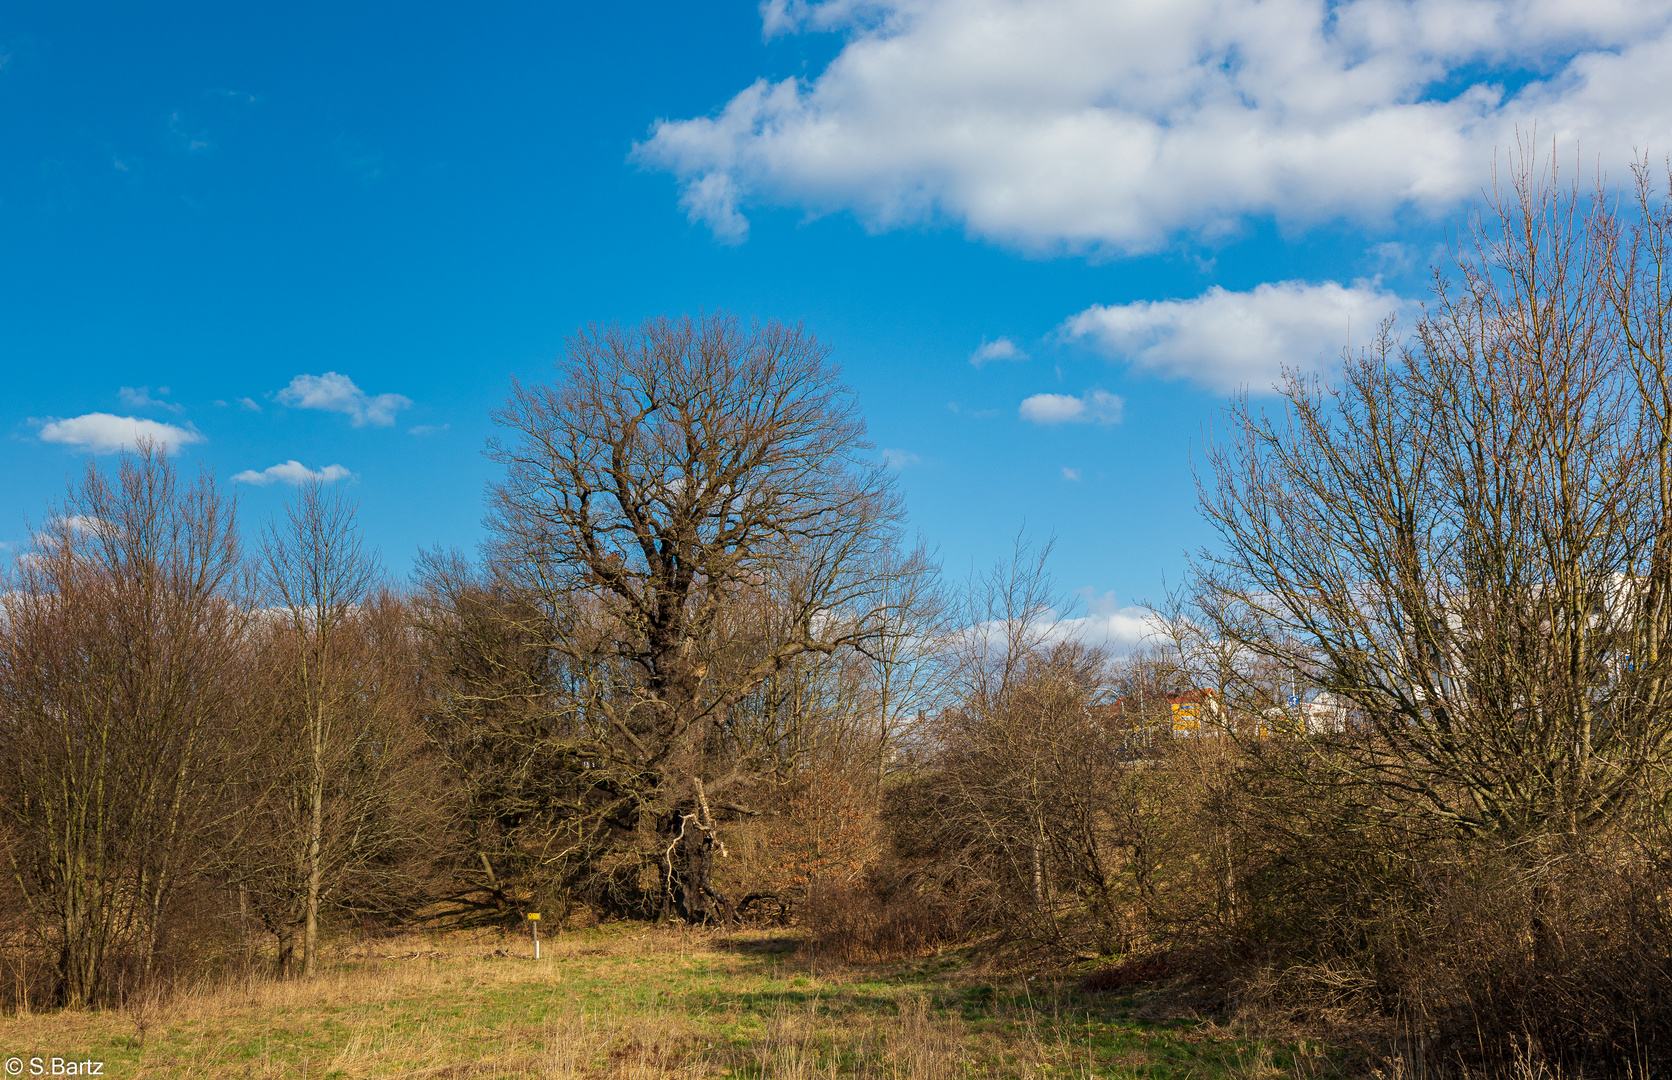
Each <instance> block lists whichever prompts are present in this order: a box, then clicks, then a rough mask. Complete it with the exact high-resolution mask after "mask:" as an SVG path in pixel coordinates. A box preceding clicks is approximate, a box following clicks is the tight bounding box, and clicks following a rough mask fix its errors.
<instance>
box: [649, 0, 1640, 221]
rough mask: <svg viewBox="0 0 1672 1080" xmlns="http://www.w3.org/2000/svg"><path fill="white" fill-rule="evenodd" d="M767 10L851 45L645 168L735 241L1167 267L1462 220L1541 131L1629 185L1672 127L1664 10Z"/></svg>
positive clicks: (1194, 2) (758, 92)
mask: <svg viewBox="0 0 1672 1080" xmlns="http://www.w3.org/2000/svg"><path fill="white" fill-rule="evenodd" d="M762 15H763V24H764V28H765V30H766V32H767V33H768V35H769V36H770V35H773V34H780V33H794V32H819V31H828V30H837V31H841V32H845V33H846V34H847V38H848V40H847V42H846V44H845V46H844V47H843V49H842V51H841V52H840V54H839V55H838V56H837V57H836V58H835V59H834V60H833V61H831V63H830V64H829V65H828V66H827V67H826V68H825V69H824V70H823V71H822V72H821V73H819V74H818V75H817V76H815V77H813V78H811V79H799V78H791V79H785V80H782V81H779V82H771V81H769V80H766V79H760V80H757V81H756V82H755V83H754V84H753V85H752V86H749V87H748V88H746V89H744V90H742V91H741V92H740V93H738V94H737V95H736V96H734V97H733V98H732V99H731V100H730V101H729V102H727V103H726V104H725V106H724V107H723V108H722V109H721V110H720V111H719V112H718V113H716V114H714V115H712V116H705V117H697V118H693V119H685V120H677V119H675V120H663V121H660V122H658V123H657V124H656V125H655V127H654V129H653V131H652V133H651V135H650V137H649V138H648V139H647V140H646V141H645V142H643V143H641V144H639V145H638V146H637V147H635V150H634V157H635V158H636V160H638V161H639V162H640V163H642V164H645V165H647V166H650V167H654V168H659V169H664V170H667V171H669V172H671V173H673V174H674V175H675V176H676V177H677V178H678V180H679V183H680V185H681V190H682V194H681V202H682V204H683V205H684V207H685V209H686V211H687V213H688V214H689V215H690V216H691V219H692V220H693V221H698V222H702V223H705V224H707V225H708V226H709V227H710V228H712V229H713V230H714V232H715V234H716V236H717V237H719V238H720V239H722V240H725V241H728V242H737V241H740V240H742V239H743V238H744V237H745V236H746V235H747V230H748V222H747V220H746V218H745V217H744V211H745V209H746V208H747V206H748V205H749V204H758V205H790V206H799V207H802V208H805V209H807V210H809V211H811V212H814V213H819V212H830V211H838V210H852V211H854V212H855V213H857V214H858V215H859V216H860V217H861V218H862V219H863V220H864V221H865V222H866V223H867V224H868V225H870V226H871V227H873V228H888V227H893V226H898V225H901V224H905V223H912V222H920V221H924V220H932V219H934V218H937V217H944V218H950V219H952V220H954V221H958V222H961V223H962V224H963V225H964V226H965V227H966V228H968V229H969V230H970V231H971V232H972V233H975V234H979V235H982V236H986V237H990V238H995V239H998V240H1000V241H1003V242H1006V243H1010V244H1014V245H1017V246H1019V247H1023V248H1028V249H1045V250H1054V249H1063V248H1067V249H1072V250H1089V251H1095V250H1099V249H1110V250H1114V251H1122V252H1134V251H1143V250H1150V249H1153V248H1155V247H1157V246H1160V245H1162V244H1164V243H1166V242H1167V241H1168V240H1169V238H1170V237H1172V236H1174V235H1176V234H1178V233H1179V232H1181V231H1183V232H1187V233H1194V234H1198V235H1207V236H1211V235H1214V234H1217V233H1222V232H1224V231H1226V230H1230V229H1236V228H1238V227H1240V223H1241V221H1242V220H1243V219H1244V218H1245V217H1246V216H1249V215H1254V216H1266V215H1271V216H1275V217H1276V218H1277V219H1278V220H1279V221H1281V222H1283V223H1285V224H1286V225H1300V226H1305V225H1308V224H1312V223H1316V222H1320V221H1325V220H1330V219H1336V218H1347V219H1353V220H1370V221H1375V220H1380V219H1384V218H1385V217H1386V216H1387V215H1389V214H1391V213H1393V212H1394V211H1397V210H1399V209H1401V208H1405V207H1415V208H1417V209H1418V210H1422V211H1426V212H1441V211H1444V210H1448V209H1449V208H1451V207H1453V206H1454V205H1455V204H1456V203H1457V201H1458V200H1459V199H1462V198H1466V197H1470V196H1472V195H1475V194H1477V193H1478V192H1479V190H1480V188H1481V186H1482V185H1483V184H1484V183H1486V182H1488V181H1489V178H1490V173H1489V167H1490V164H1491V161H1492V158H1493V155H1494V152H1495V151H1496V150H1498V149H1501V148H1507V147H1509V146H1511V145H1512V144H1513V143H1514V140H1515V133H1516V130H1517V128H1518V127H1519V129H1520V130H1521V131H1522V132H1529V131H1531V130H1533V129H1534V128H1535V127H1536V129H1537V135H1538V142H1539V144H1540V145H1541V146H1549V145H1551V143H1552V141H1553V142H1554V144H1555V145H1556V146H1558V147H1561V148H1563V153H1564V154H1569V153H1571V152H1572V147H1573V146H1574V145H1575V144H1576V142H1578V140H1580V138H1581V137H1583V140H1584V143H1583V146H1582V147H1581V149H1582V152H1583V153H1584V155H1585V156H1586V157H1587V158H1588V159H1593V160H1594V158H1593V157H1592V155H1594V154H1595V153H1596V152H1597V151H1599V150H1600V151H1602V153H1603V154H1604V156H1605V164H1607V163H1611V164H1613V165H1614V166H1615V169H1614V171H1615V173H1616V175H1617V174H1618V172H1619V171H1620V170H1619V169H1618V164H1619V162H1620V158H1621V156H1622V155H1625V154H1628V153H1631V152H1632V151H1633V150H1634V149H1638V148H1664V147H1665V144H1666V142H1667V133H1668V130H1669V128H1672V5H1668V4H1666V3H1664V2H1663V0H1597V2H1594V3H1586V4H1579V3H1573V2H1568V0H1340V2H1334V3H1327V4H1326V3H1321V2H1319V0H1174V2H1171V3H1166V4H1159V3H1150V4H1135V3H1122V4H1114V3H1109V2H1108V0H874V2H869V3H866V2H857V0H828V2H825V3H816V2H811V0H767V2H766V3H765V4H764V5H763V6H762ZM1529 72H1531V73H1533V74H1535V75H1536V76H1537V77H1536V78H1535V79H1534V80H1533V81H1532V82H1531V83H1528V84H1525V85H1522V86H1521V87H1520V88H1519V89H1518V90H1516V91H1514V92H1513V93H1511V92H1508V91H1507V90H1506V89H1505V87H1506V85H1513V84H1514V83H1515V82H1519V81H1521V80H1522V79H1524V77H1525V75H1526V74H1527V73H1529Z"/></svg>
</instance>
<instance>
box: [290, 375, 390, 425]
mask: <svg viewBox="0 0 1672 1080" xmlns="http://www.w3.org/2000/svg"><path fill="white" fill-rule="evenodd" d="M278 400H279V404H281V405H290V406H293V407H294V408H298V409H323V410H324V411H326V412H340V413H346V414H347V415H348V416H349V417H351V418H352V419H353V421H354V426H355V427H364V426H366V425H367V424H375V425H377V426H378V427H388V426H389V425H390V424H393V423H394V422H395V413H396V412H398V411H399V410H401V409H405V408H409V407H411V405H412V399H411V398H408V397H405V396H403V395H401V394H378V395H377V396H376V397H373V396H372V395H370V394H367V393H366V392H365V391H364V390H362V389H360V388H359V387H358V386H355V385H354V380H353V379H350V378H349V377H348V376H347V375H339V374H337V373H336V372H335V371H327V372H326V373H325V374H323V375H298V376H296V378H294V379H292V380H290V385H289V386H287V387H285V388H284V389H283V390H280V391H279V393H278Z"/></svg>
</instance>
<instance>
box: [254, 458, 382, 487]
mask: <svg viewBox="0 0 1672 1080" xmlns="http://www.w3.org/2000/svg"><path fill="white" fill-rule="evenodd" d="M353 477H354V474H353V473H351V472H349V471H348V470H347V469H345V468H343V467H342V466H341V465H327V466H325V468H323V469H310V468H308V467H307V466H306V465H304V464H302V463H301V462H300V461H296V460H294V459H293V460H291V461H287V462H285V463H283V464H282V465H270V466H268V467H267V468H265V469H263V470H261V471H260V472H256V471H255V470H254V469H245V470H244V471H243V472H241V473H239V474H238V475H236V476H234V477H233V478H232V479H234V480H236V481H237V482H238V483H240V484H258V485H260V486H261V487H266V486H267V485H268V484H271V483H273V482H274V481H278V482H280V483H285V484H295V485H297V486H298V487H300V486H301V485H302V484H305V483H308V482H310V481H311V482H314V483H320V484H334V483H336V482H337V481H338V480H349V479H352V478H353Z"/></svg>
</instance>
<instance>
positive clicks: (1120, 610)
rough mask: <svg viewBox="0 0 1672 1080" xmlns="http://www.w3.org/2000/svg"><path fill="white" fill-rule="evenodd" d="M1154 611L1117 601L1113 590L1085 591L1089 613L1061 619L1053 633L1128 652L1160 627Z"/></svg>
mask: <svg viewBox="0 0 1672 1080" xmlns="http://www.w3.org/2000/svg"><path fill="white" fill-rule="evenodd" d="M1160 626H1161V624H1160V622H1159V620H1158V619H1157V617H1156V614H1155V612H1153V611H1151V610H1150V609H1149V608H1146V607H1138V606H1136V605H1126V606H1122V605H1121V604H1119V603H1117V602H1116V601H1115V595H1114V594H1113V593H1104V594H1102V595H1089V590H1088V594H1087V595H1086V613H1085V614H1084V615H1080V616H1077V617H1074V618H1066V619H1059V620H1058V621H1057V622H1056V623H1055V624H1054V626H1053V627H1052V636H1054V637H1059V638H1069V639H1074V640H1078V641H1083V642H1085V643H1086V644H1088V645H1101V646H1104V647H1106V648H1107V649H1108V650H1109V651H1110V652H1111V653H1112V654H1114V655H1115V656H1125V655H1127V654H1128V653H1131V652H1132V651H1133V650H1135V649H1137V648H1139V647H1140V646H1142V645H1144V644H1145V643H1146V642H1147V641H1149V639H1151V638H1152V637H1154V636H1155V635H1156V633H1157V631H1158V630H1159V629H1160Z"/></svg>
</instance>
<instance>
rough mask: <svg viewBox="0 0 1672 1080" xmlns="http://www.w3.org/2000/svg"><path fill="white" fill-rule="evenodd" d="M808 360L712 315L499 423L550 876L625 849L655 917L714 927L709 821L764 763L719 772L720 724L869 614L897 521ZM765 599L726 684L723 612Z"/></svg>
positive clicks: (845, 404) (731, 749) (596, 332)
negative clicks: (565, 826) (530, 646)
mask: <svg viewBox="0 0 1672 1080" xmlns="http://www.w3.org/2000/svg"><path fill="white" fill-rule="evenodd" d="M826 356H827V353H826V350H825V348H824V347H823V346H821V345H820V344H819V343H818V342H817V341H816V340H815V339H814V338H813V337H812V336H811V335H809V334H808V333H806V332H805V331H804V330H802V329H800V328H799V327H789V326H783V325H780V324H777V323H769V324H766V325H764V326H753V327H748V328H745V327H744V326H742V325H741V324H739V323H738V321H737V320H736V319H734V318H731V317H729V316H724V315H716V316H705V317H702V318H697V319H691V318H686V319H681V320H669V319H656V320H652V321H650V322H647V323H644V324H643V325H641V326H638V327H636V328H634V329H632V330H621V329H597V328H594V329H591V330H588V331H585V332H583V333H581V334H579V335H577V336H576V337H575V338H573V339H572V340H571V341H570V343H569V347H568V353H567V356H566V358H565V359H564V360H563V361H562V362H561V363H560V364H559V374H558V378H557V380H556V382H555V383H553V384H551V385H545V386H528V385H521V384H518V385H517V386H516V387H515V388H514V390H513V393H512V395H511V398H510V400H509V401H508V402H507V404H506V406H505V408H504V409H502V410H501V411H500V412H499V413H498V414H497V415H496V420H497V422H498V423H499V424H500V425H501V427H502V428H503V429H504V431H505V434H504V435H503V436H501V437H500V438H497V439H495V440H494V441H493V442H492V444H491V448H490V453H491V455H492V456H493V457H494V458H495V460H497V461H498V462H500V463H501V464H502V465H503V466H504V467H505V479H504V480H503V481H502V482H500V483H499V484H497V485H496V486H495V487H494V489H493V492H492V496H491V507H492V509H491V516H490V519H489V526H490V528H491V530H492V533H493V537H494V539H493V543H492V559H493V562H494V565H495V567H496V568H497V569H496V571H495V572H496V573H497V574H498V575H499V576H500V577H501V578H503V579H504V580H505V581H507V582H508V583H510V584H512V585H513V586H514V588H515V590H516V591H517V592H518V593H519V594H520V595H521V596H523V597H526V598H530V599H531V600H532V601H533V603H534V610H535V611H536V612H537V613H538V628H537V631H536V632H535V637H536V638H537V639H538V640H539V641H540V643H541V645H542V647H543V648H545V649H546V650H548V653H549V656H550V657H551V658H552V666H551V667H550V668H549V669H548V671H547V673H546V675H545V677H544V678H545V687H544V689H545V693H546V697H545V700H544V705H543V707H544V708H545V709H546V710H547V712H548V714H549V715H553V716H561V717H562V724H561V725H560V727H561V731H562V735H561V738H562V739H563V740H564V748H565V754H566V755H567V757H568V759H569V760H571V761H572V762H573V768H574V770H575V775H576V779H575V781H574V783H573V784H572V785H571V791H572V796H571V800H570V805H569V806H567V807H566V808H564V809H563V810H562V813H561V815H560V816H561V817H563V819H564V820H565V821H566V822H568V823H569V828H570V829H571V830H572V831H571V832H570V833H569V834H567V836H568V839H566V840H565V842H564V844H563V845H562V846H561V848H560V850H559V854H560V855H561V856H562V857H565V858H571V859H574V858H582V859H585V860H591V863H590V865H596V864H597V859H596V858H595V856H601V855H602V853H603V852H605V851H620V850H622V849H623V848H624V847H626V846H631V844H633V843H636V845H637V847H636V851H637V856H636V858H637V864H636V865H637V869H636V870H634V869H633V867H632V866H627V867H626V870H627V871H631V872H633V873H637V872H639V871H649V870H652V869H654V872H655V875H656V884H655V886H654V887H653V888H649V889H645V888H644V886H643V885H640V886H639V888H640V889H641V890H642V892H643V895H644V896H645V899H646V901H647V902H648V903H649V905H650V906H653V907H655V908H659V909H660V910H661V911H662V912H663V913H665V914H667V913H674V912H677V913H678V914H679V915H680V916H682V917H684V918H688V919H693V920H702V919H707V918H710V917H713V915H715V914H723V913H724V911H725V908H726V904H725V901H724V898H723V897H721V896H720V895H719V894H718V892H717V891H716V890H715V888H714V886H713V884H712V880H711V875H710V865H711V860H712V858H713V857H714V855H715V854H716V853H719V852H721V851H722V848H721V847H720V845H719V840H718V836H717V833H716V822H717V815H721V814H723V813H727V812H730V813H739V812H746V810H747V808H746V807H742V806H739V805H737V804H736V803H735V802H733V801H732V800H733V799H734V798H735V797H736V793H737V792H739V791H741V790H744V789H745V788H746V787H747V785H748V783H749V782H750V780H751V779H752V778H754V777H756V776H757V775H759V773H760V772H761V771H762V770H763V769H764V768H766V767H767V765H768V763H767V762H764V761H762V760H760V758H759V757H758V756H757V755H754V754H751V753H748V752H737V748H738V743H737V741H736V740H733V739H730V738H729V737H728V726H729V725H730V723H731V717H732V711H733V709H734V708H735V707H736V706H737V705H738V704H739V702H740V701H742V700H743V699H744V698H745V697H747V696H748V695H749V694H751V693H752V692H753V691H755V690H756V689H757V688H758V687H760V686H761V685H762V683H763V682H765V681H766V680H768V679H770V678H771V677H772V676H773V675H774V674H775V673H778V672H780V671H782V670H783V669H784V668H785V667H786V665H789V664H791V663H792V662H793V661H794V660H795V658H796V657H799V656H805V655H807V654H830V653H832V652H835V651H836V650H838V649H841V648H842V647H844V646H846V645H849V644H852V643H855V642H858V641H861V640H864V639H865V638H867V637H868V636H869V635H872V634H873V633H874V631H875V627H876V623H877V620H878V618H879V617H880V615H881V613H882V610H883V608H884V606H885V605H884V604H883V603H882V602H880V601H879V600H878V598H877V597H876V592H877V589H878V586H879V584H880V582H882V581H883V580H885V579H886V578H887V576H888V564H887V563H886V562H884V561H879V559H880V556H881V555H882V554H883V552H884V551H885V550H886V549H887V548H889V546H890V545H891V544H892V543H893V542H894V540H895V533H896V530H897V519H898V516H899V511H898V506H897V501H896V499H895V496H894V494H893V492H892V491H891V489H890V486H889V483H888V480H887V477H886V474H885V473H884V471H883V469H882V468H881V467H880V466H878V465H875V464H872V463H870V462H868V461H867V460H865V459H864V458H863V457H862V454H863V452H864V451H865V450H866V449H868V445H867V444H866V443H865V441H864V426H863V423H862V421H861V419H860V417H859V414H858V411H857V409H856V407H855V406H854V404H853V402H852V400H851V398H850V397H849V396H848V394H847V392H846V391H845V390H844V388H843V387H842V386H841V384H840V383H839V381H838V376H837V371H836V369H835V367H834V366H833V365H832V364H830V363H829V362H828V360H827V359H826ZM764 594H770V596H771V598H772V600H771V603H772V608H773V611H774V618H773V620H772V625H771V628H770V633H767V634H763V635H762V636H761V637H760V638H759V639H758V640H757V643H756V645H757V647H756V648H755V650H754V652H753V654H752V655H750V656H749V657H748V658H747V662H739V661H738V657H737V656H736V654H735V652H734V651H733V652H728V649H729V646H730V644H731V643H730V642H728V641H727V640H724V639H723V633H722V631H723V629H724V627H725V624H726V623H727V617H728V613H730V612H734V611H736V610H738V609H739V608H740V607H741V606H745V605H746V604H748V603H749V602H751V598H758V597H760V596H762V595H764ZM629 842H631V843H629ZM624 865H625V864H624Z"/></svg>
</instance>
